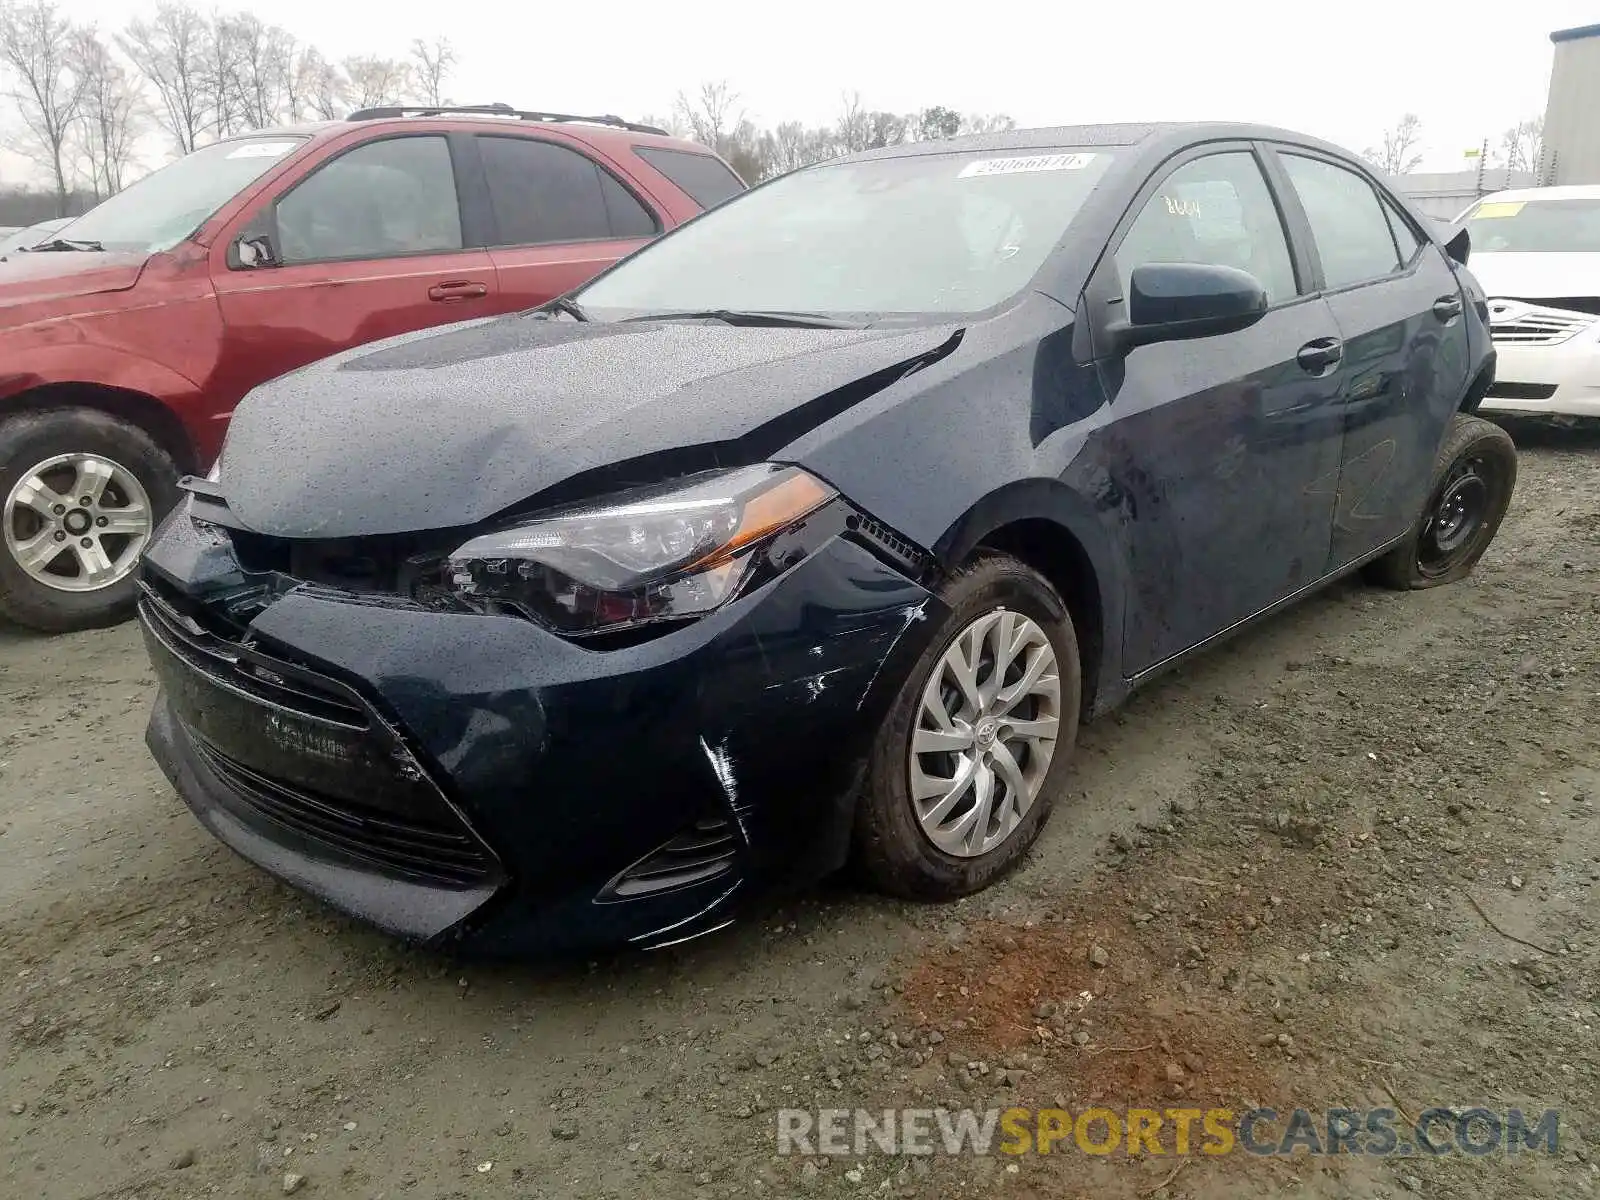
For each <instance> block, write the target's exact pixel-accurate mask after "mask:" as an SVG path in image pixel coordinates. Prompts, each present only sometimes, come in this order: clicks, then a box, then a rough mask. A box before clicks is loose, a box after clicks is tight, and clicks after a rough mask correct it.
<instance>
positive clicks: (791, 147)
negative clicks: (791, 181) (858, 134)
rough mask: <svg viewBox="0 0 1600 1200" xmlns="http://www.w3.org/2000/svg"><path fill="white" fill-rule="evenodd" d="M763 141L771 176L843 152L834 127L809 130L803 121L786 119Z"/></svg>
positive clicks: (765, 157) (764, 155)
mask: <svg viewBox="0 0 1600 1200" xmlns="http://www.w3.org/2000/svg"><path fill="white" fill-rule="evenodd" d="M763 142H764V145H765V152H764V154H763V158H764V159H765V161H766V167H767V171H768V173H769V174H771V175H782V174H783V173H784V172H786V171H794V170H798V169H799V168H800V167H807V166H810V165H811V164H812V163H815V162H822V161H823V160H824V159H828V158H832V157H834V156H835V155H836V154H838V153H840V148H839V142H838V139H837V138H836V137H835V136H834V133H833V131H832V130H831V129H807V128H806V127H805V126H804V125H802V124H801V123H800V122H799V121H784V122H783V123H781V124H780V125H778V127H777V128H776V129H773V130H772V131H770V132H769V133H767V134H766V135H765V136H764V138H763Z"/></svg>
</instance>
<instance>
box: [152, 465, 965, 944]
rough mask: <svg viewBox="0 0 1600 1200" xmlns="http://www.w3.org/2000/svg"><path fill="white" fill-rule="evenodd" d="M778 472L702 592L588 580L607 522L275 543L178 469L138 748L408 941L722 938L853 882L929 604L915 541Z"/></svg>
mask: <svg viewBox="0 0 1600 1200" xmlns="http://www.w3.org/2000/svg"><path fill="white" fill-rule="evenodd" d="M783 470H785V469H783V468H775V469H774V474H773V476H772V477H773V478H778V475H777V472H781V471H783ZM789 470H791V473H790V474H788V475H785V476H783V477H782V478H783V479H790V480H792V479H794V478H796V477H797V476H796V474H794V473H792V469H789ZM800 474H802V475H803V473H800ZM805 478H806V479H809V478H810V477H809V476H806V477H805ZM767 482H770V480H769V481H765V482H763V488H764V489H765V490H762V491H761V492H760V493H759V495H758V496H757V498H756V499H755V500H754V501H749V502H746V501H743V500H741V502H740V504H741V507H740V508H739V509H738V513H737V519H736V520H734V519H729V520H727V521H724V522H723V523H722V524H720V525H716V527H715V528H714V529H712V530H711V534H710V535H707V536H712V535H714V538H715V539H722V540H721V541H719V542H718V544H717V547H716V552H715V553H714V554H712V555H710V556H709V557H708V556H707V555H701V558H700V559H698V560H695V561H694V562H692V563H690V564H689V568H688V572H687V573H688V574H694V573H698V574H700V575H709V574H711V573H714V572H722V573H723V578H724V581H725V582H727V586H728V593H727V594H726V595H722V596H717V595H714V594H708V593H707V592H706V590H705V589H704V588H688V589H685V588H677V589H676V590H674V588H673V587H672V586H668V585H667V584H664V583H663V582H662V578H666V577H662V578H657V577H655V576H653V575H651V574H650V572H649V570H646V569H644V568H648V567H649V566H650V564H648V563H644V562H643V561H642V560H633V559H628V558H627V557H626V555H624V554H623V553H622V552H621V551H616V552H612V551H610V550H607V551H606V553H607V554H610V555H611V558H610V559H609V560H608V561H609V562H610V566H605V565H604V564H601V565H599V566H597V565H596V563H595V562H594V561H593V557H592V556H593V554H594V553H595V547H596V546H597V545H602V546H605V545H610V543H607V542H604V539H603V538H600V535H599V534H596V532H595V531H596V529H598V528H599V525H597V523H596V521H595V520H591V519H589V517H592V516H593V513H592V512H590V513H589V514H588V516H584V514H582V513H580V514H579V516H580V518H581V519H580V520H578V521H577V523H576V526H574V525H572V524H571V523H570V522H569V524H568V526H567V527H565V529H564V530H563V529H553V528H552V527H551V526H550V517H549V515H548V514H547V515H546V516H545V517H544V518H542V520H543V522H544V524H543V526H542V527H541V528H537V529H531V530H530V529H529V528H528V526H527V524H526V523H524V525H522V526H518V527H517V528H518V529H520V530H521V533H520V534H518V535H516V536H520V537H522V538H523V540H524V541H525V542H527V543H528V546H529V547H531V548H532V550H533V551H534V553H533V555H532V556H531V557H529V558H528V559H527V560H526V561H525V562H519V561H518V559H517V558H516V556H515V553H514V551H516V549H517V546H516V545H514V544H512V543H511V542H507V541H506V538H505V534H504V530H486V531H481V532H475V531H465V532H466V535H470V536H459V537H455V538H454V541H455V543H456V544H455V548H454V549H453V550H447V549H444V543H443V542H440V541H439V540H438V539H437V538H435V540H434V541H433V542H431V543H429V544H422V543H417V544H414V545H406V546H397V545H396V544H394V541H393V539H387V540H386V539H373V540H368V539H359V538H354V539H350V538H347V539H340V540H338V541H337V542H327V543H317V542H315V541H311V540H300V541H296V540H292V539H273V538H264V537H262V536H261V535H259V534H253V533H251V532H250V531H248V530H244V529H240V528H236V527H235V528H230V525H232V526H237V525H238V522H236V521H233V520H232V519H231V518H230V516H229V514H228V510H227V503H226V500H225V499H224V498H223V496H222V494H221V493H220V491H218V490H217V489H216V488H215V487H214V486H213V485H207V484H201V483H198V482H195V481H191V483H190V485H189V486H190V490H191V492H192V493H193V494H191V496H190V497H189V498H188V499H186V501H185V503H184V505H183V506H182V507H181V508H180V510H179V511H178V512H177V513H175V514H174V516H173V517H172V518H171V519H170V520H169V522H168V524H167V526H166V528H165V529H164V530H163V531H162V533H161V535H160V536H159V537H158V538H157V540H156V541H155V542H154V544H153V545H152V547H151V550H150V552H149V555H148V557H147V560H146V563H145V566H144V586H145V589H146V596H145V601H144V604H143V605H142V606H141V610H140V618H141V622H142V624H143V626H144V629H145V634H146V637H147V639H148V640H149V642H150V646H151V656H152V661H153V662H155V664H156V668H157V673H158V676H159V678H160V681H161V684H162V691H161V695H160V697H159V698H158V700H157V705H156V712H155V714H154V716H153V718H152V721H151V726H150V734H149V741H150V744H151V747H152V749H153V751H154V752H155V755H156V757H157V759H158V761H159V762H160V763H161V765H162V767H163V769H164V770H165V771H166V773H167V774H168V776H169V777H170V778H171V779H172V781H173V783H174V785H175V786H176V787H177V788H178V790H179V792H180V794H181V795H182V796H183V797H184V799H185V800H186V801H187V802H188V804H189V805H190V807H191V808H193V809H194V810H195V812H196V813H197V815H198V816H199V817H200V819H201V820H202V822H203V823H205V824H206V825H207V827H208V828H209V829H211V831H212V832H213V833H214V834H215V835H216V836H218V837H219V838H220V839H221V840H223V841H224V842H226V843H227V844H229V845H230V846H232V847H233V848H234V849H236V850H238V851H239V852H240V853H241V854H243V855H244V856H245V857H246V858H249V859H251V860H252V861H254V862H256V863H258V864H259V865H261V866H263V867H265V868H266V869H267V870H269V871H271V872H273V873H274V874H276V875H278V876H280V877H282V878H284V879H286V880H288V881H289V882H290V883H292V884H294V885H295V886H297V887H300V888H302V889H303V890H306V891H308V892H311V893H313V894H315V895H318V896H320V897H321V898H323V899H324V900H326V901H328V902H330V903H332V904H333V905H335V906H336V907H339V908H341V909H343V910H344V911H347V912H350V913H352V914H354V915H356V916H358V917H360V918H362V919H364V920H367V921H370V922H372V923H374V924H376V925H378V926H380V927H381V928H384V929H386V930H388V931H390V932H393V933H396V934H399V935H401V936H405V937H408V938H414V939H417V940H421V941H426V942H430V943H435V944H448V945H454V946H459V947H461V948H463V949H466V950H469V951H472V952H475V953H485V954H524V953H548V952H552V951H561V950H576V949H580V948H586V947H591V946H595V945H600V944H614V943H619V942H622V943H631V944H634V945H636V946H641V947H649V946H660V945H667V944H672V943H675V942H678V941H681V940H684V939H686V938H689V937H693V936H697V935H699V934H701V933H705V932H708V931H710V930H712V929H715V928H718V927H720V926H721V925H723V924H725V923H726V922H727V921H728V920H730V919H731V915H732V913H733V911H734V907H735V905H737V904H738V903H740V902H741V901H743V900H744V899H745V898H747V897H748V896H750V895H751V894H752V893H755V892H758V891H762V890H766V889H768V888H771V887H775V886H784V885H789V884H795V883H802V882H806V881H810V880H812V879H815V878H817V877H818V876H820V875H822V874H825V873H827V872H828V871H831V870H833V869H835V868H837V867H838V866H839V865H841V864H842V862H843V861H844V859H845V856H846V854H847V851H848V846H849V836H850V828H851V824H852V818H853V801H854V793H855V790H856V788H857V786H858V784H859V781H860V778H861V775H862V771H863V765H864V763H865V761H866V758H867V755H868V754H869V752H870V750H871V748H872V744H873V740H874V737H875V736H876V734H877V731H878V729H879V727H880V725H881V722H882V719H883V714H884V712H885V710H886V709H887V707H888V705H889V704H890V703H891V702H892V700H893V695H894V691H895V689H896V688H897V687H898V685H899V681H900V680H901V679H903V678H904V676H905V673H906V671H907V669H908V668H909V664H910V662H911V661H912V660H913V659H914V658H915V657H916V655H917V654H919V653H920V652H921V650H922V648H923V642H924V640H925V639H924V637H923V636H921V635H920V634H921V630H923V629H926V628H929V627H931V622H930V620H929V619H930V618H937V617H938V616H939V615H940V614H939V613H938V612H937V611H936V609H937V606H938V605H939V603H940V602H939V601H938V600H937V599H936V598H935V596H934V595H933V594H932V592H930V591H929V589H928V587H927V586H925V584H926V583H927V582H928V581H927V580H926V579H925V576H926V574H927V572H928V571H929V570H930V569H931V565H930V563H929V561H928V559H927V558H926V557H925V556H924V555H923V554H922V552H921V551H920V550H918V549H917V548H916V547H914V546H912V545H910V544H909V543H907V542H906V541H905V540H904V539H903V538H901V537H899V536H898V535H897V534H895V533H894V532H893V531H892V530H889V529H887V528H884V527H883V526H881V525H879V524H878V523H877V522H875V521H874V520H873V519H872V518H870V517H869V516H868V515H867V514H865V513H862V512H859V511H858V510H856V509H855V508H854V507H853V506H852V505H851V504H849V502H848V501H846V500H845V499H843V498H842V497H839V496H838V495H837V494H835V493H833V492H832V490H831V489H826V488H824V489H823V490H820V491H819V490H816V489H808V488H806V487H804V486H798V485H794V484H789V485H788V487H789V492H788V493H787V495H786V496H783V497H779V499H778V500H773V499H771V496H772V490H773V489H771V488H767V487H766V483H767ZM813 482H814V481H813ZM785 504H787V505H789V507H787V508H785V507H784V505H785ZM646 507H647V508H648V505H647V506H646ZM696 511H699V510H696ZM796 513H798V516H796ZM558 515H559V514H558ZM606 515H607V519H609V510H608V512H607V514H606ZM766 518H771V521H769V523H768V524H766V525H763V524H762V521H763V519H766ZM774 522H775V523H774ZM601 524H603V521H602V522H601ZM576 527H581V528H582V529H584V530H586V532H585V533H584V534H583V535H582V536H581V537H580V536H575V535H573V534H572V533H571V529H572V528H576ZM697 529H698V527H697ZM614 532H615V531H614V530H612V531H611V533H614ZM698 532H699V533H700V534H704V533H705V531H704V530H699V531H698ZM458 533H461V531H458ZM601 533H605V531H604V530H601ZM491 534H493V535H495V536H499V537H500V539H501V540H500V541H498V542H494V543H491V544H488V545H487V550H488V551H491V552H487V553H486V552H485V551H486V545H485V544H484V543H483V542H482V538H484V537H487V536H490V535H491ZM557 534H559V535H560V536H555V535H557ZM691 535H696V529H691V530H689V531H688V532H687V533H685V534H684V538H685V539H687V540H686V541H684V545H687V546H688V547H689V549H687V550H685V549H684V545H678V544H677V543H673V545H674V546H675V547H676V549H677V550H679V551H682V552H683V553H689V552H690V551H692V550H693V544H692V537H691ZM741 535H747V536H741ZM607 536H610V535H609V534H607ZM585 539H587V540H585ZM597 539H599V540H597ZM448 540H450V539H446V541H448ZM514 540H515V539H514V538H513V542H514ZM624 540H625V541H626V540H627V539H624ZM634 541H635V542H637V539H634ZM474 542H477V543H478V544H477V546H476V548H474ZM552 545H557V548H558V550H559V553H558V554H556V555H555V556H554V557H553V556H552V555H551V554H550V553H548V552H547V551H549V549H550V547H551V546H552ZM525 548H526V547H525ZM562 555H565V557H561V556H562ZM586 555H587V556H589V557H585V556H586ZM673 562H674V563H675V564H676V565H675V566H674V570H673V573H672V574H671V576H670V579H671V580H679V579H682V578H685V577H686V570H685V568H684V565H683V563H682V562H680V561H679V560H673ZM612 567H617V568H619V569H621V568H627V569H628V570H632V571H633V572H634V574H632V575H629V576H627V577H626V578H622V577H618V578H616V579H611V580H609V582H608V581H607V580H602V579H599V578H597V576H596V572H599V571H602V570H609V569H611V568H612ZM641 571H642V574H641V573H640V572H641ZM730 579H731V582H728V581H729V580H730ZM575 581H576V583H577V584H580V585H587V586H588V587H589V594H583V592H582V587H581V586H580V587H575V586H573V585H574V582H575ZM617 595H626V596H627V602H626V604H623V603H621V602H619V601H616V600H615V597H616V596H617ZM552 606H555V607H552ZM641 616H642V617H643V618H644V619H642V620H634V618H638V617H641ZM624 617H625V618H627V619H626V620H624V619H622V618H624ZM563 621H567V622H571V623H577V622H580V621H581V622H582V627H578V625H577V624H571V625H569V626H566V627H564V626H563V625H562V622H563ZM341 706H342V707H341ZM430 855H431V856H432V858H431V859H430V858H429V856H430ZM441 863H443V864H444V866H443V867H441ZM451 872H454V873H453V874H452V873H451Z"/></svg>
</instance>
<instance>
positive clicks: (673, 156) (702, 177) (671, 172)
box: [633, 146, 744, 208]
mask: <svg viewBox="0 0 1600 1200" xmlns="http://www.w3.org/2000/svg"><path fill="white" fill-rule="evenodd" d="M633 152H634V153H635V154H637V155H638V156H639V157H640V158H642V159H644V160H645V162H647V163H649V164H650V165H651V166H652V167H654V168H655V169H656V170H658V171H660V172H661V173H662V174H663V175H665V176H666V177H667V178H668V179H670V180H671V181H672V184H673V186H674V187H676V188H677V189H678V190H679V191H680V192H682V193H683V194H684V195H685V196H687V197H689V199H691V200H693V201H694V202H695V203H696V204H698V205H699V206H700V207H701V208H714V207H716V206H717V205H718V204H721V203H722V202H723V201H724V200H727V199H728V198H729V197H732V196H737V195H738V194H739V193H740V192H742V191H744V180H742V179H740V178H739V177H738V176H737V175H735V174H734V173H733V172H732V171H731V170H730V169H729V168H728V167H727V165H726V164H724V163H723V161H722V160H721V159H720V158H713V157H712V156H711V155H709V154H693V153H690V152H689V151H687V150H665V149H662V148H661V147H660V146H635V147H634V148H633Z"/></svg>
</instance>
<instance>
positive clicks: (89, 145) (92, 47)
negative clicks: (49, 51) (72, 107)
mask: <svg viewBox="0 0 1600 1200" xmlns="http://www.w3.org/2000/svg"><path fill="white" fill-rule="evenodd" d="M73 69H74V70H75V71H76V72H77V73H78V75H79V77H80V78H82V80H83V102H82V105H81V106H80V108H79V111H78V140H79V143H80V145H81V147H82V151H83V157H84V159H85V162H86V165H87V167H88V173H89V181H90V183H91V185H92V187H93V190H94V194H95V197H96V198H97V199H104V198H105V197H106V196H112V195H115V194H116V193H117V192H120V191H121V190H122V185H123V181H124V179H125V177H126V175H127V171H128V167H129V165H130V164H131V163H132V162H133V147H134V143H135V142H137V141H138V139H139V135H140V133H141V132H142V130H143V127H144V122H145V107H144V100H143V97H141V96H140V94H139V88H138V85H137V84H136V83H135V81H134V80H133V79H132V78H131V77H130V76H129V74H128V72H127V71H126V70H125V69H124V68H123V66H122V64H121V63H119V62H118V61H117V59H116V56H115V55H114V54H112V52H111V48H110V47H109V46H107V45H106V44H105V42H103V41H101V40H100V36H99V34H98V33H97V32H95V31H94V30H93V29H84V30H80V31H79V32H78V36H77V38H76V40H75V42H74V46H73Z"/></svg>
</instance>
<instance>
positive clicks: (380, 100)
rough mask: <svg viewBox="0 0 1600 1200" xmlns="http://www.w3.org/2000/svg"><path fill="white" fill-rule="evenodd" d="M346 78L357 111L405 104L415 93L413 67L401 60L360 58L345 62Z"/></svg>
mask: <svg viewBox="0 0 1600 1200" xmlns="http://www.w3.org/2000/svg"><path fill="white" fill-rule="evenodd" d="M344 75H345V79H346V80H347V81H348V83H349V88H350V93H349V98H350V102H351V103H352V104H354V105H355V106H356V107H357V108H381V107H383V106H385V105H391V104H401V103H403V102H404V101H405V98H406V95H407V93H408V92H410V91H411V67H410V66H409V65H408V64H406V63H403V62H401V61H400V60H399V59H397V58H379V57H378V56H376V55H365V54H363V55H356V56H355V57H353V58H347V59H345V60H344Z"/></svg>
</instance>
